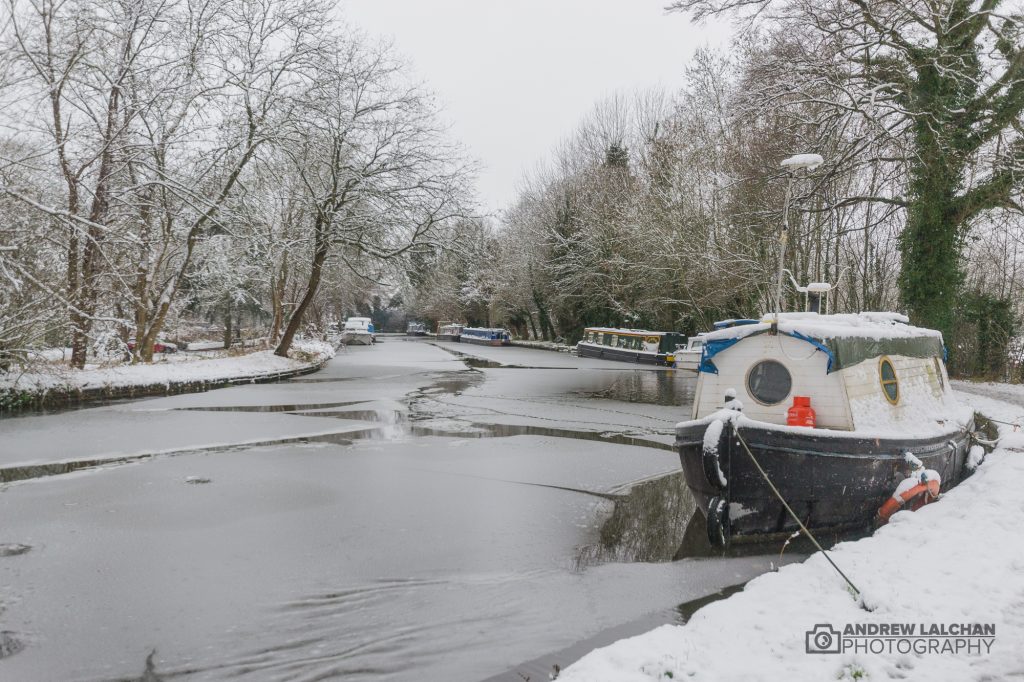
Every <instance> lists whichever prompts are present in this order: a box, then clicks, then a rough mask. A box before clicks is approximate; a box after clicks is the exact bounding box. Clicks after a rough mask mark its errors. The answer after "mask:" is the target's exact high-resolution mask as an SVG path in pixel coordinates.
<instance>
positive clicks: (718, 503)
mask: <svg viewBox="0 0 1024 682" xmlns="http://www.w3.org/2000/svg"><path fill="white" fill-rule="evenodd" d="M707 529H708V541H709V542H710V543H711V545H712V546H713V547H727V546H728V545H729V539H730V537H731V535H732V528H731V527H730V524H729V503H728V502H726V501H725V500H724V499H723V498H721V497H712V498H711V500H710V501H709V502H708V508H707Z"/></svg>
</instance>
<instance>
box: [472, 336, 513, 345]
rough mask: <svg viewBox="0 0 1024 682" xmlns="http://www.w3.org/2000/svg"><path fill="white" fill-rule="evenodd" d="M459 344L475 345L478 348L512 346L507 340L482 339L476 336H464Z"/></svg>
mask: <svg viewBox="0 0 1024 682" xmlns="http://www.w3.org/2000/svg"><path fill="white" fill-rule="evenodd" d="M459 343H474V344H476V345H478V346H511V345H512V342H511V341H508V340H505V339H481V338H477V337H475V336H463V337H462V338H460V339H459Z"/></svg>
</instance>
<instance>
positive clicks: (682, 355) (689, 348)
mask: <svg viewBox="0 0 1024 682" xmlns="http://www.w3.org/2000/svg"><path fill="white" fill-rule="evenodd" d="M703 351H704V334H703V333H700V334H697V335H696V336H691V337H690V338H689V339H687V341H686V345H685V346H680V347H679V348H677V349H676V354H675V355H676V358H675V359H676V362H675V367H676V369H688V370H690V371H691V372H696V371H697V368H698V367H699V366H700V356H701V354H702V353H703Z"/></svg>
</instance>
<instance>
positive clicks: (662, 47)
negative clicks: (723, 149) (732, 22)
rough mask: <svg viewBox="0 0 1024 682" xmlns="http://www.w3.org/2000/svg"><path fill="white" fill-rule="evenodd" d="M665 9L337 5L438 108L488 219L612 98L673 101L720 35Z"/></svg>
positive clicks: (471, 1) (575, 2)
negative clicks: (474, 163)
mask: <svg viewBox="0 0 1024 682" xmlns="http://www.w3.org/2000/svg"><path fill="white" fill-rule="evenodd" d="M665 4H667V0H344V1H343V3H342V7H343V11H344V16H345V18H346V20H347V21H349V22H350V23H352V24H354V25H356V26H358V27H360V28H362V29H363V30H365V31H366V32H367V33H369V34H370V35H374V36H383V37H386V38H390V39H392V40H393V41H394V45H395V48H396V49H397V51H398V52H399V53H400V54H401V55H403V56H405V57H406V58H407V59H408V60H409V61H411V62H412V64H413V66H414V68H415V71H416V74H417V75H418V76H419V77H420V78H421V79H422V80H424V81H425V82H426V83H427V85H428V86H429V87H431V88H432V89H433V90H434V91H435V92H437V93H438V95H439V96H440V98H441V102H442V104H443V106H444V110H445V115H446V117H447V118H448V120H450V121H451V123H452V132H453V134H454V136H455V137H456V138H457V139H459V140H460V141H461V142H462V143H463V144H465V145H466V146H467V147H468V148H469V150H470V153H472V154H473V155H474V156H475V157H476V158H477V159H479V161H480V162H481V163H482V164H483V169H482V171H481V174H480V179H479V183H478V188H479V194H480V199H481V201H482V203H483V208H485V209H487V210H497V209H500V208H504V207H505V206H506V205H507V204H508V203H509V202H510V201H512V200H513V199H514V197H515V191H516V187H517V185H518V183H519V180H520V179H521V178H522V176H523V173H524V172H526V171H529V170H531V169H533V168H534V167H535V166H536V165H537V163H538V162H539V161H541V160H543V159H544V158H546V157H547V156H548V154H549V153H550V152H551V150H552V149H553V148H554V147H555V145H556V144H557V143H558V142H559V141H561V140H562V139H564V138H565V137H567V136H568V135H569V134H570V133H571V132H572V130H573V129H574V128H575V127H576V124H577V123H578V122H579V121H580V119H581V118H582V117H583V116H584V115H585V114H586V113H587V112H588V111H589V110H590V109H591V107H592V106H593V104H594V103H595V102H596V101H597V100H599V99H602V98H603V97H605V96H607V95H610V94H612V93H614V92H616V91H632V90H634V89H642V88H649V87H652V86H659V85H660V86H664V87H666V88H669V89H670V90H675V89H676V88H678V87H679V86H680V85H682V83H683V72H684V69H685V67H686V64H687V61H688V60H689V58H690V56H691V55H692V54H693V51H694V50H695V49H696V48H698V47H701V46H704V45H712V46H717V45H722V44H723V43H724V41H725V40H726V38H727V33H726V31H725V29H724V28H723V27H722V26H715V25H704V26H695V25H693V24H691V23H690V20H689V19H688V18H687V17H686V16H683V15H681V14H665V12H664V9H663V7H664V5H665Z"/></svg>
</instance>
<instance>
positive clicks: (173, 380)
mask: <svg viewBox="0 0 1024 682" xmlns="http://www.w3.org/2000/svg"><path fill="white" fill-rule="evenodd" d="M296 351H298V353H301V354H302V356H303V359H299V358H282V357H279V356H277V355H274V353H273V351H269V350H265V351H257V352H255V353H249V354H248V355H239V356H235V357H226V358H203V357H200V356H193V357H182V358H181V359H180V360H177V361H174V362H157V363H153V364H138V365H116V366H113V367H94V368H87V369H84V370H72V369H70V368H67V367H61V368H57V369H55V370H54V371H52V372H46V373H38V374H19V373H16V372H10V373H7V374H0V392H3V391H4V390H8V389H16V390H21V391H31V392H37V391H75V390H87V389H97V388H125V387H131V386H154V385H165V386H169V385H171V384H178V383H191V382H199V381H207V382H216V381H225V380H231V379H250V378H252V379H255V378H260V377H264V376H267V375H274V374H278V373H281V372H289V371H296V370H301V369H303V368H306V367H310V366H313V365H316V364H318V363H320V362H323V361H325V360H328V359H330V358H332V357H334V348H333V347H332V346H330V345H329V344H326V343H320V342H316V341H301V342H296V343H295V344H294V346H293V355H294V354H295V352H296Z"/></svg>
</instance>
